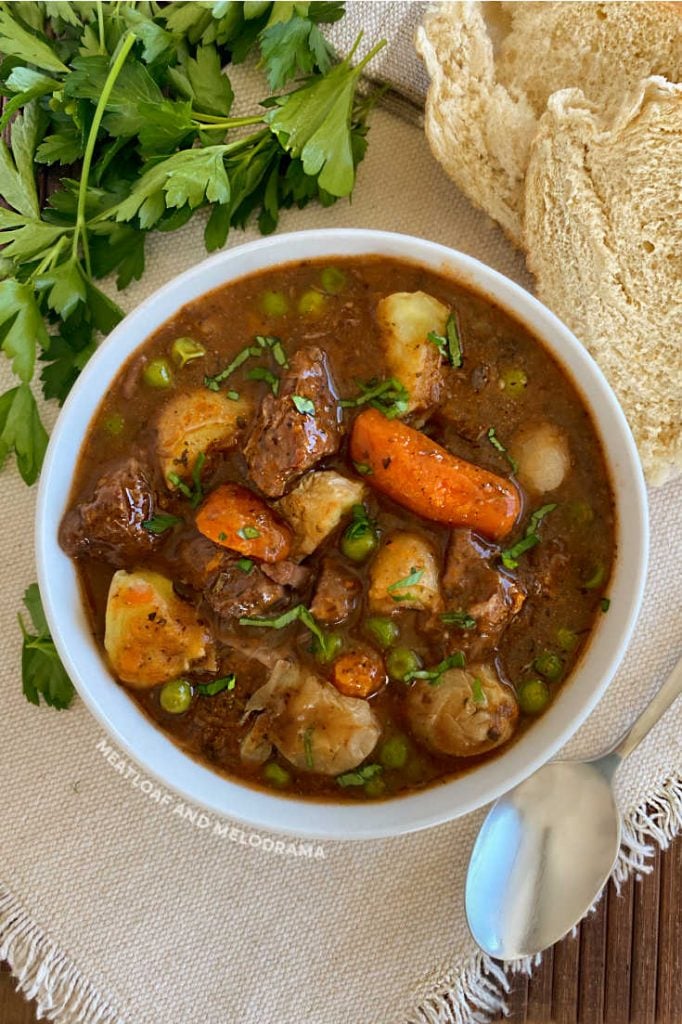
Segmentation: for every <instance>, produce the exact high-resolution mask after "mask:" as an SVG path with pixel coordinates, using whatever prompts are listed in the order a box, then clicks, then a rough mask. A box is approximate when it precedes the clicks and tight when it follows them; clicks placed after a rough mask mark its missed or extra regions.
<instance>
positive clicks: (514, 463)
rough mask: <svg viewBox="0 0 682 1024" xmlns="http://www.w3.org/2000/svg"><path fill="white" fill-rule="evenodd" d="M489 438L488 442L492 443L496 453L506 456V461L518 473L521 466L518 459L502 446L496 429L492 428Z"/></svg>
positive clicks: (489, 431)
mask: <svg viewBox="0 0 682 1024" xmlns="http://www.w3.org/2000/svg"><path fill="white" fill-rule="evenodd" d="M487 437H488V440H489V441H490V443H491V445H492V446H493V448H495V450H496V451H498V452H500V454H501V455H504V457H505V459H506V460H507V462H508V463H509V465H510V466H511V468H512V470H513V472H514V473H517V472H518V469H519V464H518V462H517V461H516V459H515V458H514V457H513V456H512V455H510V454H509V452H508V451H507V449H506V448H505V446H504V445H503V444H502V442H501V441H500V439H499V437H498V436H497V434H496V433H495V428H494V427H490V429H489V430H488V435H487Z"/></svg>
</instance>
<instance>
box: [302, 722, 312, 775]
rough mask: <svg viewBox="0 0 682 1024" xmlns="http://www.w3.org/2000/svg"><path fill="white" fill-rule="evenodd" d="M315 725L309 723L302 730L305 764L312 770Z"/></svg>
mask: <svg viewBox="0 0 682 1024" xmlns="http://www.w3.org/2000/svg"><path fill="white" fill-rule="evenodd" d="M314 732H315V726H314V725H309V726H308V728H307V729H305V730H304V732H303V750H304V752H305V766H306V768H308V769H310V770H311V771H312V769H313V767H314V765H315V761H314V758H313V733H314Z"/></svg>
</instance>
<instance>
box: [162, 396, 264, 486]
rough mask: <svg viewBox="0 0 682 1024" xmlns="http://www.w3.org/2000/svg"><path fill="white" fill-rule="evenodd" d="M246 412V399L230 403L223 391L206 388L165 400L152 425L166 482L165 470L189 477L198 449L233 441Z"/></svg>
mask: <svg viewBox="0 0 682 1024" xmlns="http://www.w3.org/2000/svg"><path fill="white" fill-rule="evenodd" d="M250 412H251V403H250V402H249V401H248V400H247V399H245V398H239V399H237V401H236V402H233V401H231V400H230V399H229V398H228V397H227V395H226V394H225V393H224V392H222V391H208V390H207V389H206V388H201V389H200V390H199V391H190V392H188V393H187V394H184V395H177V396H176V397H174V398H171V399H170V401H168V402H166V404H165V405H164V407H163V408H162V410H161V412H160V414H159V418H158V420H157V424H156V428H157V436H158V454H159V461H160V463H161V470H162V472H163V475H164V478H165V479H166V481H167V482H168V475H169V473H177V475H178V476H179V477H181V478H183V479H187V478H189V477H190V476H191V474H192V470H193V468H194V464H195V463H196V461H197V457H198V455H199V453H200V452H206V451H208V450H209V449H210V448H229V447H231V446H232V445H233V444H235V442H236V438H237V431H238V430H239V426H240V424H242V423H244V422H245V421H246V419H247V417H248V416H249V413H250ZM168 486H169V487H171V486H172V485H171V484H170V483H169V484H168Z"/></svg>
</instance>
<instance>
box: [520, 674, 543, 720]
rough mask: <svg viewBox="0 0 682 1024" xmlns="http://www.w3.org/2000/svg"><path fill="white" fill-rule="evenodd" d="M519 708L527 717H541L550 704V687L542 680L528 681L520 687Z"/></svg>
mask: <svg viewBox="0 0 682 1024" xmlns="http://www.w3.org/2000/svg"><path fill="white" fill-rule="evenodd" d="M518 697H519V707H520V708H521V710H522V711H523V712H524V713H525V714H526V715H539V714H540V712H541V711H544V710H545V708H546V707H547V705H548V704H549V687H548V686H547V683H545V682H543V681H542V679H528V680H527V681H526V682H525V683H521V686H520V687H519V694H518Z"/></svg>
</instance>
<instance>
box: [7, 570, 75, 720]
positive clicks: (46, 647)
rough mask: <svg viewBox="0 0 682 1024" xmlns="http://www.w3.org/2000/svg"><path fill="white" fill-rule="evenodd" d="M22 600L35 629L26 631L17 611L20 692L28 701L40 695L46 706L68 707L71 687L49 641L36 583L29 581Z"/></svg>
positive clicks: (52, 644)
mask: <svg viewBox="0 0 682 1024" xmlns="http://www.w3.org/2000/svg"><path fill="white" fill-rule="evenodd" d="M24 604H25V605H26V608H27V610H28V613H29V615H30V617H31V622H32V623H33V629H34V630H35V633H29V632H28V630H27V629H26V626H25V625H24V622H23V620H22V617H21V615H19V617H18V618H19V625H20V627H21V632H22V633H23V635H24V643H23V647H22V652H21V675H22V688H23V692H24V696H25V697H26V700H28V701H30V702H31V704H40V698H41V697H42V698H43V700H44V701H45V703H46V704H48V705H49V706H50V707H53V708H57V709H58V710H62V709H64V708H68V707H69V705H70V704H71V701H72V700H73V697H74V693H75V690H74V687H73V683H72V682H71V680H70V679H69V677H68V676H67V674H66V670H65V669H64V666H63V665H62V663H61V661H60V658H59V655H58V654H57V650H56V648H55V646H54V643H53V642H52V637H51V636H50V631H49V629H48V626H47V620H46V618H45V612H44V611H43V605H42V602H41V600H40V591H39V590H38V584H37V583H32V584H31V586H30V587H29V588H28V589H27V591H26V593H25V594H24Z"/></svg>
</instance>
